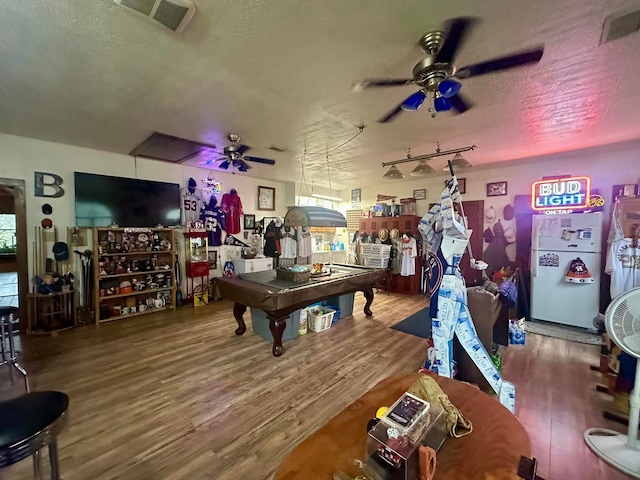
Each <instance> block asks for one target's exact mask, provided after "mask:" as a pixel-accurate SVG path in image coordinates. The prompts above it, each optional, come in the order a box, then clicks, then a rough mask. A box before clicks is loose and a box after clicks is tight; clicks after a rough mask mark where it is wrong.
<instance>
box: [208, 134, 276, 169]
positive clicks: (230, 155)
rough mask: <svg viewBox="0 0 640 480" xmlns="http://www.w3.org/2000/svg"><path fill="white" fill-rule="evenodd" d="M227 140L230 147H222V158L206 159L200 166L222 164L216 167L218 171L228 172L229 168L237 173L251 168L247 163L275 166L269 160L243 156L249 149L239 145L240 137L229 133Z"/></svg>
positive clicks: (273, 161)
mask: <svg viewBox="0 0 640 480" xmlns="http://www.w3.org/2000/svg"><path fill="white" fill-rule="evenodd" d="M227 138H228V139H229V141H230V142H231V145H228V146H226V147H224V149H223V151H222V154H223V155H224V157H221V158H217V159H207V160H204V161H202V162H200V165H211V164H212V163H214V162H222V163H220V164H219V165H218V169H220V170H228V169H229V167H232V168H235V169H236V170H237V171H239V172H246V171H247V170H249V169H250V168H251V167H250V166H249V165H248V164H247V162H255V163H262V164H264V165H275V163H276V161H275V160H271V159H270V158H261V157H254V156H249V155H245V153H246V152H248V151H249V150H251V147H249V146H247V145H242V144H239V143H238V142H239V141H240V136H239V135H235V134H232V133H230V134H229V135H227Z"/></svg>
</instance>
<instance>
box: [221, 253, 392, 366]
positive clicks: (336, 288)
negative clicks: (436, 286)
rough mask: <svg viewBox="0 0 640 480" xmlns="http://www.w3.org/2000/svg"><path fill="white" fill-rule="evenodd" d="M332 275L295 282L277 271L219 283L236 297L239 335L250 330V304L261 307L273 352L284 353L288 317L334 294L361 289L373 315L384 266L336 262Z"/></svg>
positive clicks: (226, 294) (224, 293)
mask: <svg viewBox="0 0 640 480" xmlns="http://www.w3.org/2000/svg"><path fill="white" fill-rule="evenodd" d="M326 268H327V269H331V272H330V275H324V276H318V277H312V278H311V279H310V280H309V281H308V282H305V283H293V282H287V281H284V280H281V279H278V278H277V276H276V271H275V270H268V271H263V272H252V273H243V274H240V275H232V276H229V277H217V278H216V279H215V280H214V281H215V284H216V285H215V286H216V287H217V288H218V290H219V292H220V294H221V295H222V296H223V297H224V298H226V299H228V300H232V301H233V302H235V303H234V306H233V316H234V317H235V319H236V322H238V328H237V329H236V331H235V333H236V335H242V334H244V332H246V331H247V326H246V324H245V322H244V319H243V315H244V313H245V312H246V311H247V307H252V308H259V309H260V310H263V311H264V312H265V313H266V314H267V318H268V319H269V330H271V333H272V334H273V348H272V353H273V355H274V356H275V357H279V356H280V355H282V352H283V349H282V332H283V331H284V329H285V326H286V324H287V323H286V322H287V318H289V315H290V314H291V313H293V312H295V311H296V310H299V309H301V308H304V307H306V306H307V305H310V304H312V303H315V302H318V301H320V300H324V299H326V298H330V297H336V296H339V295H344V294H347V293H352V292H357V291H361V292H363V294H364V297H365V298H366V300H367V302H366V304H365V306H364V313H365V315H366V316H368V317H369V316H371V315H373V313H372V312H371V309H370V307H371V304H372V303H373V285H374V284H375V283H376V282H378V281H379V280H380V279H382V277H383V276H384V275H385V273H386V271H385V270H384V269H380V268H369V267H362V266H359V265H343V264H332V265H327V266H326Z"/></svg>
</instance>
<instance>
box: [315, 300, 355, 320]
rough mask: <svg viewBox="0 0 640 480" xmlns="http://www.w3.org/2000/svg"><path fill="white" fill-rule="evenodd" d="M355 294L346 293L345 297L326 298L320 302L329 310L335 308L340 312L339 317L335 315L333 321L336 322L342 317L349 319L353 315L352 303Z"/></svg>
mask: <svg viewBox="0 0 640 480" xmlns="http://www.w3.org/2000/svg"><path fill="white" fill-rule="evenodd" d="M354 297H355V293H347V294H345V295H340V296H339V297H331V298H327V299H326V300H325V301H323V302H322V304H323V305H326V306H327V307H329V308H335V309H336V310H338V311H339V312H340V315H338V314H336V315H335V316H334V317H333V319H334V320H338V319H340V318H344V317H350V316H351V315H353V301H354Z"/></svg>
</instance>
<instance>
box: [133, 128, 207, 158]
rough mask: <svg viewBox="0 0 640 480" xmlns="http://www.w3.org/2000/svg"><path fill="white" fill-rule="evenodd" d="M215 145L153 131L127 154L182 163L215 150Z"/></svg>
mask: <svg viewBox="0 0 640 480" xmlns="http://www.w3.org/2000/svg"><path fill="white" fill-rule="evenodd" d="M215 148H216V147H215V145H207V144H205V143H200V142H194V141H192V140H187V139H186V138H180V137H174V136H172V135H167V134H165V133H160V132H154V133H153V134H152V135H151V136H149V138H147V139H146V140H145V141H144V142H142V143H141V144H140V145H138V146H137V147H136V148H134V149H133V151H132V152H131V153H130V154H129V155H131V156H133V157H146V158H153V159H154V160H162V161H163V162H171V163H182V162H186V161H187V160H189V159H190V158H193V157H196V156H197V155H199V154H200V153H203V152H211V151H215V150H214V149H215Z"/></svg>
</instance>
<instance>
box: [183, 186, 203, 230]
mask: <svg viewBox="0 0 640 480" xmlns="http://www.w3.org/2000/svg"><path fill="white" fill-rule="evenodd" d="M203 208H204V197H203V196H202V190H200V189H198V188H196V189H194V190H193V193H192V192H191V191H190V190H189V187H184V188H181V189H180V219H181V221H182V225H183V226H186V225H187V224H189V223H190V222H192V221H193V220H200V212H201V211H202V209H203Z"/></svg>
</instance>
